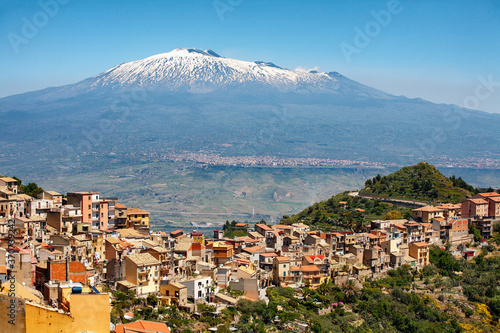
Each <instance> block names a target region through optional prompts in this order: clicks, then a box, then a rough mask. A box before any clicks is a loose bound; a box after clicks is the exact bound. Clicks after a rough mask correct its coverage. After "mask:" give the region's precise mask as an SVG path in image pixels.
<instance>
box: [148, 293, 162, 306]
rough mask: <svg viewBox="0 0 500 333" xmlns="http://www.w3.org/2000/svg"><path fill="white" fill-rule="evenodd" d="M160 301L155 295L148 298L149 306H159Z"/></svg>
mask: <svg viewBox="0 0 500 333" xmlns="http://www.w3.org/2000/svg"><path fill="white" fill-rule="evenodd" d="M158 301H159V300H158V297H156V295H155V294H149V295H148V297H147V302H148V305H151V306H156V304H158Z"/></svg>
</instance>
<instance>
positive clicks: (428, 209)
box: [414, 206, 443, 213]
mask: <svg viewBox="0 0 500 333" xmlns="http://www.w3.org/2000/svg"><path fill="white" fill-rule="evenodd" d="M414 211H421V212H429V213H430V212H442V211H443V209H441V208H438V207H434V206H425V207H420V208H417V209H414Z"/></svg>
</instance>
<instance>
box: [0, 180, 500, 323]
mask: <svg viewBox="0 0 500 333" xmlns="http://www.w3.org/2000/svg"><path fill="white" fill-rule="evenodd" d="M345 205H348V203H345ZM149 221H150V214H149V212H147V211H144V210H142V209H139V208H132V207H127V206H125V205H123V204H120V203H119V199H118V198H107V197H104V196H101V193H99V192H92V191H89V192H68V193H66V194H64V195H63V194H61V193H57V192H54V191H43V192H42V193H40V194H39V195H37V197H36V198H35V197H31V196H29V195H26V194H23V193H20V191H19V188H18V180H17V179H14V178H10V177H2V178H0V238H1V246H0V281H1V283H2V291H1V292H0V304H1V307H2V308H7V309H9V311H10V312H9V314H10V315H11V318H12V320H16V322H17V323H22V325H24V327H26V331H28V329H29V328H31V329H34V328H35V327H40V326H41V325H43V326H45V325H49V324H50V325H51V327H52V328H51V329H52V330H53V331H54V332H55V331H58V332H59V331H61V329H62V328H65V329H66V330H65V331H68V332H69V331H72V330H71V329H68V328H69V327H75V328H78V331H85V330H87V331H89V332H108V331H112V332H129V331H130V332H132V331H133V330H127V329H128V328H127V327H129V326H130V325H132V324H133V325H132V326H130V327H135V328H136V329H137V328H138V327H139V326H140V327H142V328H141V329H143V331H144V332H146V331H147V330H148V327H154V329H153V328H149V331H156V332H170V330H169V328H168V327H167V325H165V324H160V323H152V322H147V321H144V320H141V321H136V322H133V323H130V324H123V323H112V322H111V319H110V312H111V305H110V304H111V298H112V296H111V292H112V291H121V292H125V293H133V294H134V295H135V296H136V297H139V298H147V297H148V296H150V295H155V296H156V297H157V299H158V300H159V303H160V304H161V305H164V306H174V305H175V306H176V307H177V308H179V309H182V310H185V311H186V312H188V313H195V312H196V311H197V305H198V304H209V305H215V306H216V309H218V310H219V309H223V308H226V307H228V306H234V305H235V304H236V303H237V302H238V299H241V298H243V299H247V300H252V301H259V300H264V301H265V300H266V289H267V288H268V287H271V286H280V287H291V288H300V287H309V288H311V289H315V288H318V287H319V286H320V285H321V284H323V283H324V282H325V281H327V280H328V281H332V282H333V283H334V284H335V285H339V286H341V285H345V284H346V283H356V284H361V283H362V282H363V281H365V280H366V279H369V278H372V279H373V278H379V277H382V276H384V274H386V273H387V272H389V271H390V270H393V269H397V268H398V267H401V266H403V265H409V266H410V267H412V268H416V269H422V268H423V267H424V266H426V265H428V264H429V247H430V246H431V245H437V246H439V247H446V248H447V249H449V250H450V251H451V252H452V253H453V254H454V255H455V256H461V257H463V258H464V259H466V260H468V259H470V258H473V257H474V256H475V252H476V251H477V250H475V249H473V248H472V246H471V244H473V243H475V242H476V241H475V239H474V235H473V234H471V233H470V230H471V228H470V226H472V225H474V226H475V229H476V230H478V232H479V233H480V238H481V240H480V241H479V246H481V244H482V243H485V244H486V240H487V239H489V238H490V237H491V236H492V230H493V225H494V224H495V223H499V222H500V194H498V193H495V192H489V193H478V194H476V195H474V196H472V197H471V198H469V199H468V200H466V201H464V202H462V203H461V204H451V203H441V204H439V205H436V206H423V207H419V208H415V209H413V211H412V218H411V219H409V220H406V219H398V220H374V221H372V222H371V224H370V225H369V226H367V231H366V232H362V233H356V232H353V231H330V232H323V231H321V230H312V229H311V227H310V226H308V225H306V224H303V223H293V224H290V225H284V224H276V225H267V224H266V223H264V221H262V223H257V224H248V223H241V222H240V223H235V222H233V223H231V224H226V225H228V226H229V227H230V228H232V229H233V230H243V231H244V234H246V236H241V237H232V238H229V237H225V234H224V230H215V231H213V234H204V233H201V232H196V231H193V232H191V233H185V232H184V231H183V230H181V229H179V230H175V231H172V232H168V233H167V232H161V231H154V230H150V226H149ZM229 291H233V292H232V293H231V292H229ZM235 291H236V292H237V293H235ZM13 300H14V301H13ZM127 316H128V317H127ZM125 317H126V318H128V319H131V318H133V314H126V315H125ZM88 318H92V320H88ZM2 325H8V323H0V331H2V332H4V331H5V332H7V331H8V330H6V327H8V326H2ZM127 325H129V326H127ZM134 325H135V326H134ZM148 325H149V326H148ZM151 325H153V326H151ZM162 325H163V326H162ZM52 330H51V332H52ZM133 332H139V331H137V330H136V331H133ZM141 332H142V331H141Z"/></svg>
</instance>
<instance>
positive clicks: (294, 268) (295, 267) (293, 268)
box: [290, 266, 302, 271]
mask: <svg viewBox="0 0 500 333" xmlns="http://www.w3.org/2000/svg"><path fill="white" fill-rule="evenodd" d="M290 270H291V271H301V270H302V269H301V268H300V266H292V267H290Z"/></svg>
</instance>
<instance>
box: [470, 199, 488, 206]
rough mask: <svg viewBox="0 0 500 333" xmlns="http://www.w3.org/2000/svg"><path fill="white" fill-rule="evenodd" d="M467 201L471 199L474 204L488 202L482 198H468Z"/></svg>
mask: <svg viewBox="0 0 500 333" xmlns="http://www.w3.org/2000/svg"><path fill="white" fill-rule="evenodd" d="M468 201H472V202H473V203H475V204H476V205H486V204H488V201H486V200H484V199H469V200H468Z"/></svg>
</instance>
